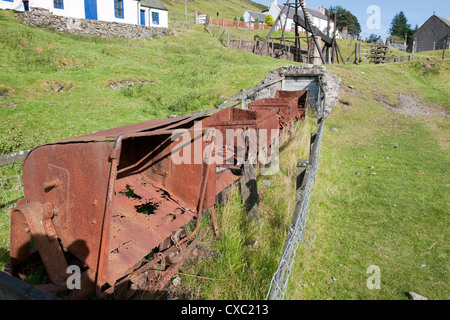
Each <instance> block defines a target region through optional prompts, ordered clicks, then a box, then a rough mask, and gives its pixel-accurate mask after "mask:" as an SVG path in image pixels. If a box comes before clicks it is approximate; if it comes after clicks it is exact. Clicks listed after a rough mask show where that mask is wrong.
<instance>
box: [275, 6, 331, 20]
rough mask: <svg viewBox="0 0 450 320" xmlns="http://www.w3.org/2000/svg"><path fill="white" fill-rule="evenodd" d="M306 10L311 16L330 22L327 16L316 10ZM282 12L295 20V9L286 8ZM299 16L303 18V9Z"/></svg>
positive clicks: (300, 10)
mask: <svg viewBox="0 0 450 320" xmlns="http://www.w3.org/2000/svg"><path fill="white" fill-rule="evenodd" d="M306 10H307V11H308V12H309V14H311V15H312V16H314V17H317V18H319V19H323V20H328V17H327V16H326V15H324V14H322V13H321V12H319V11H317V10H314V9H311V8H306ZM281 11H282V12H283V13H284V15H285V16H287V17H288V18H289V19H294V14H295V9H294V8H288V7H285V8H284V10H281ZM298 15H299V16H300V17H302V18H303V10H302V9H301V8H299V9H298ZM274 18H275V17H274Z"/></svg>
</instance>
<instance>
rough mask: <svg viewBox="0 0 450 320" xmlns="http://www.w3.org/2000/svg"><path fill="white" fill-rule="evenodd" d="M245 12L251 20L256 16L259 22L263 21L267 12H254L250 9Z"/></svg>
mask: <svg viewBox="0 0 450 320" xmlns="http://www.w3.org/2000/svg"><path fill="white" fill-rule="evenodd" d="M247 12H248V14H249V15H250V17H251V18H252V19H253V20H256V18H258V20H259V22H264V21H265V20H266V16H267V13H261V12H255V11H250V10H247Z"/></svg>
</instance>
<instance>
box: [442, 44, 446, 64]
mask: <svg viewBox="0 0 450 320" xmlns="http://www.w3.org/2000/svg"><path fill="white" fill-rule="evenodd" d="M446 49H447V40H444V50H442V60H445V50H446Z"/></svg>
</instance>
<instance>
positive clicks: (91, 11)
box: [84, 0, 97, 20]
mask: <svg viewBox="0 0 450 320" xmlns="http://www.w3.org/2000/svg"><path fill="white" fill-rule="evenodd" d="M84 13H85V16H86V19H91V20H97V0H84Z"/></svg>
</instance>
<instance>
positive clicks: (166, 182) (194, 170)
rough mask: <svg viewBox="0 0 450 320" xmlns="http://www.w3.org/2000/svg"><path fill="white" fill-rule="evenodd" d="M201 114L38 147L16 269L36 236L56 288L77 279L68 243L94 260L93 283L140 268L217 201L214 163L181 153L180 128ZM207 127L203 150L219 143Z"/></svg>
mask: <svg viewBox="0 0 450 320" xmlns="http://www.w3.org/2000/svg"><path fill="white" fill-rule="evenodd" d="M193 120H194V119H192V118H183V117H181V118H176V119H166V120H155V121H149V122H145V123H142V124H138V125H132V126H128V127H124V128H118V129H113V130H109V131H105V132H100V133H94V134H91V135H86V136H82V137H77V138H73V139H68V140H64V141H60V142H57V143H53V144H49V145H44V146H41V147H38V148H36V149H34V150H33V151H32V152H31V153H30V154H29V156H28V157H27V159H26V161H25V163H24V168H23V184H24V193H25V199H22V200H20V201H19V202H18V205H17V207H16V208H15V209H14V210H13V212H12V217H11V249H10V252H11V262H10V264H11V265H10V267H11V268H15V267H16V266H18V265H19V264H20V263H22V262H24V261H25V260H27V259H28V255H29V247H30V235H31V236H32V237H33V240H34V242H35V243H36V246H37V249H38V250H39V253H40V256H41V258H42V261H43V263H44V265H45V268H46V270H47V273H48V275H49V277H50V279H51V280H52V282H53V283H54V284H55V285H56V286H58V285H63V284H65V283H64V282H65V280H66V278H67V262H66V260H65V258H64V252H65V251H68V252H70V253H71V254H73V255H74V256H75V257H76V258H77V259H79V260H80V261H81V262H82V263H83V264H84V265H85V266H86V267H87V268H88V272H87V276H86V277H85V278H86V279H87V280H86V281H87V282H86V283H88V284H89V285H90V286H91V287H92V285H95V288H96V289H97V293H98V294H101V288H104V287H111V286H113V285H114V284H115V283H116V281H117V280H119V279H120V278H122V277H124V276H126V275H127V274H129V273H130V272H132V271H133V270H135V269H136V268H137V267H139V266H140V265H141V264H142V262H143V260H144V259H145V257H146V256H147V255H148V254H149V253H150V252H151V251H152V250H153V249H154V248H156V247H158V246H159V245H160V244H161V243H163V242H164V241H165V240H166V239H167V238H170V237H171V236H172V235H173V234H174V233H175V232H177V230H179V228H181V227H182V226H183V225H185V224H186V223H188V222H189V221H191V220H192V219H193V218H194V217H195V216H196V215H197V214H198V213H199V212H200V211H201V210H202V209H208V208H211V207H212V206H213V205H214V203H215V193H214V188H211V186H214V185H215V174H216V168H215V166H214V164H211V165H209V164H205V163H203V162H202V163H199V164H196V163H194V161H192V163H190V164H182V165H176V164H174V163H173V161H172V159H171V153H172V151H174V148H177V147H179V146H178V145H179V142H177V141H172V139H171V136H172V134H173V130H174V129H176V128H177V129H178V128H189V127H190V126H191V125H192V122H193ZM203 135H204V131H202V132H201V133H200V134H197V136H195V134H193V135H192V139H191V140H190V141H189V143H194V141H200V146H201V148H202V150H201V152H202V154H203V153H205V152H206V153H207V152H208V148H207V147H208V146H209V145H211V144H212V142H209V143H208V142H205V141H204V140H205V139H203ZM212 141H213V140H212ZM209 149H212V148H211V147H209ZM193 156H194V155H193V154H192V157H193ZM186 181H188V182H189V183H183V182H186ZM105 285H106V286H105Z"/></svg>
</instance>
